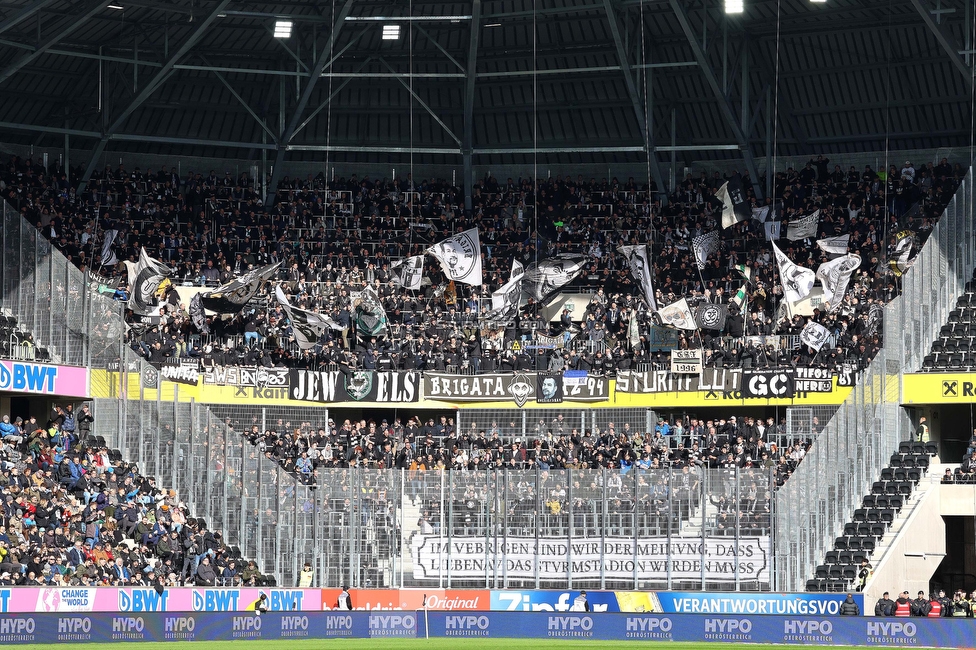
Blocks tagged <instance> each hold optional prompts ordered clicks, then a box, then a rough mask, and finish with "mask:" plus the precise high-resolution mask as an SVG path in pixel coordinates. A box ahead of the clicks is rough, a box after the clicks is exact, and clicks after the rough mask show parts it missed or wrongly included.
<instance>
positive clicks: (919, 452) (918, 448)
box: [911, 442, 925, 456]
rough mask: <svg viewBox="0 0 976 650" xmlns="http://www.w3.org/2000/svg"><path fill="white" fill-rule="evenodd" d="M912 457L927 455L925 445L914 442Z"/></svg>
mask: <svg viewBox="0 0 976 650" xmlns="http://www.w3.org/2000/svg"><path fill="white" fill-rule="evenodd" d="M911 453H912V455H914V456H924V455H925V443H923V442H914V443H912V452H911Z"/></svg>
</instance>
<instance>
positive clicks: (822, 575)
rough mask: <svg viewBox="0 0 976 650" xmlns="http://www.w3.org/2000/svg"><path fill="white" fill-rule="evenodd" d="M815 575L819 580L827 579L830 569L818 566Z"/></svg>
mask: <svg viewBox="0 0 976 650" xmlns="http://www.w3.org/2000/svg"><path fill="white" fill-rule="evenodd" d="M815 575H816V576H817V578H819V579H820V580H826V579H827V577H828V576H829V575H830V567H829V566H827V565H826V564H821V565H819V566H818V567H817V569H816V572H815Z"/></svg>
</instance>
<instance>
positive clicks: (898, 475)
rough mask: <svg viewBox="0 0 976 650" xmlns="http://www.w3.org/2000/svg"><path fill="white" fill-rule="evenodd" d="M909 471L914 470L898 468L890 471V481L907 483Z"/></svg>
mask: <svg viewBox="0 0 976 650" xmlns="http://www.w3.org/2000/svg"><path fill="white" fill-rule="evenodd" d="M909 471H914V468H913V469H912V470H908V469H905V468H904V467H899V468H898V469H893V470H891V480H892V481H907V480H908V472H909Z"/></svg>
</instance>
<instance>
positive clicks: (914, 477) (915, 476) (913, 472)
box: [905, 467, 922, 485]
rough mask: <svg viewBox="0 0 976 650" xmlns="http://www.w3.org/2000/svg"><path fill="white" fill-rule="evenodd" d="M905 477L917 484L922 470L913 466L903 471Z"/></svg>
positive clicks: (920, 478)
mask: <svg viewBox="0 0 976 650" xmlns="http://www.w3.org/2000/svg"><path fill="white" fill-rule="evenodd" d="M905 479H906V480H908V481H911V482H912V483H914V484H915V485H918V482H919V481H921V480H922V470H920V469H918V468H917V467H913V468H912V469H910V470H908V471H907V472H906V473H905Z"/></svg>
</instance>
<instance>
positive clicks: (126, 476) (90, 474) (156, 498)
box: [0, 404, 273, 588]
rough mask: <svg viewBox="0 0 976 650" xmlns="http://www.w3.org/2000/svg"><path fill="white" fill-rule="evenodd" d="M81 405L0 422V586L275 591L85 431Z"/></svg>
mask: <svg viewBox="0 0 976 650" xmlns="http://www.w3.org/2000/svg"><path fill="white" fill-rule="evenodd" d="M92 422H93V418H92V416H91V414H90V413H89V411H88V409H87V407H83V408H82V409H80V410H79V411H78V412H77V413H76V412H74V409H73V407H72V405H70V404H69V405H67V406H65V407H63V408H62V407H60V406H57V405H55V407H54V410H53V411H52V412H51V414H50V416H49V417H48V418H47V419H43V418H42V419H41V420H40V421H39V420H38V419H37V417H35V416H28V417H26V418H24V417H15V418H14V420H13V421H11V419H10V416H9V415H4V416H3V418H2V423H0V436H2V438H0V491H2V496H0V584H3V585H22V586H55V587H57V586H98V585H116V586H129V585H144V586H149V587H160V588H161V587H164V586H178V585H184V584H189V585H200V586H231V585H240V584H248V585H265V584H273V583H272V582H271V580H270V578H268V577H266V576H264V575H263V574H261V572H260V571H259V570H258V567H257V566H256V565H255V563H254V562H253V561H251V562H245V561H244V560H242V559H241V557H240V551H239V549H237V548H236V547H229V546H227V545H225V544H224V543H223V541H222V539H221V534H220V532H216V531H210V530H208V529H207V524H206V522H205V521H203V520H201V519H195V518H193V517H190V516H189V512H188V510H187V508H186V506H185V505H184V504H183V503H182V501H181V500H180V498H179V496H178V495H177V494H176V493H175V492H173V491H170V490H166V489H163V488H161V487H159V486H157V485H156V481H155V479H154V477H151V476H144V475H143V474H141V473H140V471H139V469H138V467H137V466H136V465H134V464H130V463H127V462H126V461H124V460H123V459H122V457H121V454H120V453H119V452H118V451H117V450H110V449H109V448H108V447H106V446H105V444H104V439H102V438H100V437H98V436H93V435H92V434H91V425H92Z"/></svg>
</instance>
